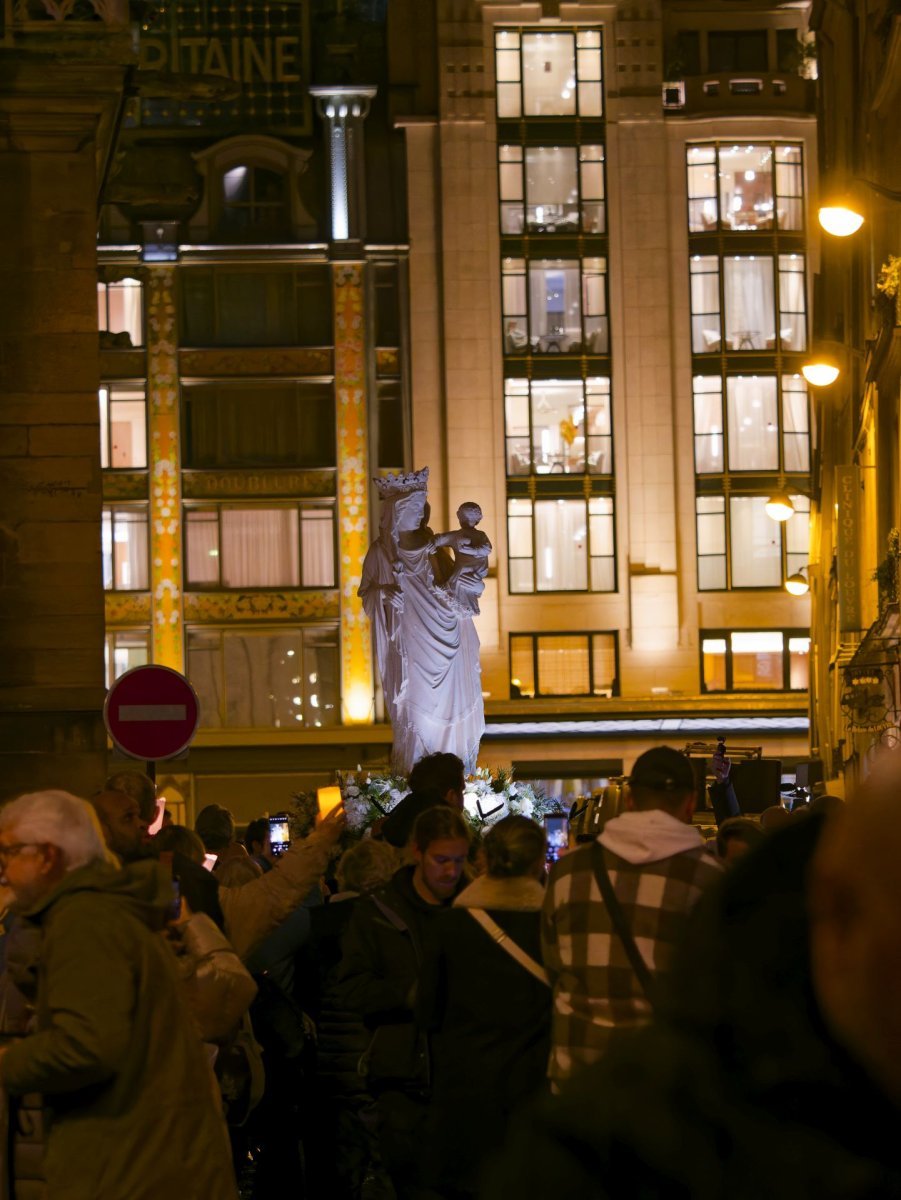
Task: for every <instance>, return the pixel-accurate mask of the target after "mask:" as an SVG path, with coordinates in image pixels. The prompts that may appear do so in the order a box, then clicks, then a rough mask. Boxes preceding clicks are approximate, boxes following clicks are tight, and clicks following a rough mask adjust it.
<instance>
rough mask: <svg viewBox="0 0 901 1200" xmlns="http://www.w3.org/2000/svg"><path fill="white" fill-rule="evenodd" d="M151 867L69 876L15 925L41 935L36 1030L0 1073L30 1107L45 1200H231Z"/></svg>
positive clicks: (224, 1152)
mask: <svg viewBox="0 0 901 1200" xmlns="http://www.w3.org/2000/svg"><path fill="white" fill-rule="evenodd" d="M171 898H172V888H171V883H170V881H169V878H168V875H167V873H166V871H165V870H164V869H163V868H162V867H161V866H159V864H157V863H153V862H142V863H136V864H134V865H132V866H130V867H127V868H125V869H124V870H121V871H120V870H117V869H115V868H114V867H112V866H110V865H109V864H107V863H92V864H89V865H88V866H85V867H80V868H78V869H77V870H74V871H71V872H70V873H69V874H68V875H66V876H65V878H64V879H63V880H62V881H61V883H60V884H59V885H58V886H57V887H56V888H55V889H54V890H53V891H52V892H51V893H50V894H49V895H48V896H46V897H45V898H44V899H43V900H42V901H41V902H40V903H39V904H38V905H36V906H35V907H34V908H33V909H32V910H31V911H30V912H29V913H28V914H27V916H28V917H29V918H30V919H31V920H32V921H33V922H34V923H35V924H37V925H38V926H39V927H40V929H41V933H42V938H41V944H40V959H39V962H38V965H37V996H36V1012H37V1030H36V1032H35V1033H33V1034H29V1036H27V1037H25V1038H23V1039H22V1040H21V1041H19V1042H16V1043H15V1044H14V1045H12V1046H10V1048H9V1049H8V1050H7V1051H6V1053H5V1054H4V1056H3V1058H2V1060H0V1081H2V1084H3V1086H4V1087H5V1088H6V1089H7V1091H8V1092H10V1093H11V1094H13V1095H22V1094H25V1093H29V1092H41V1093H42V1094H43V1096H44V1104H45V1113H46V1116H47V1126H46V1153H45V1159H44V1169H45V1174H46V1179H47V1193H48V1195H49V1196H51V1197H52V1198H53V1200H88V1197H90V1200H125V1197H128V1200H159V1198H160V1197H161V1196H171V1197H175V1196H178V1197H179V1200H212V1198H213V1197H215V1198H216V1200H234V1197H235V1196H236V1192H235V1184H234V1174H233V1172H232V1167H231V1155H230V1152H229V1147H228V1140H227V1136H226V1132H225V1125H224V1123H223V1120H222V1117H221V1115H220V1112H219V1109H218V1103H217V1098H216V1096H215V1092H214V1084H213V1079H212V1074H211V1072H210V1068H209V1063H208V1061H207V1059H206V1055H205V1051H204V1049H203V1047H202V1045H201V1043H200V1041H199V1039H198V1037H197V1034H196V1032H195V1030H194V1027H193V1025H192V1023H191V1019H190V1017H189V1015H188V1012H187V1010H186V1008H185V1006H184V1003H183V1001H182V998H181V995H180V991H179V983H178V979H177V976H176V965H175V961H174V957H173V955H172V951H171V950H170V949H169V947H168V946H167V945H166V944H165V942H164V941H163V939H162V937H161V936H159V935H158V934H156V933H153V932H151V926H153V927H156V928H159V927H161V926H162V923H163V918H164V915H165V912H166V909H167V906H168V905H169V904H170V903H171Z"/></svg>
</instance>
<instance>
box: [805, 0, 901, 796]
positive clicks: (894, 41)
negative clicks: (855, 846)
mask: <svg viewBox="0 0 901 1200" xmlns="http://www.w3.org/2000/svg"><path fill="white" fill-rule="evenodd" d="M812 23H813V25H814V27H815V30H816V40H817V46H818V48H819V60H820V72H821V94H820V107H819V119H820V127H819V137H820V145H821V166H822V188H821V192H822V200H823V204H824V206H828V207H843V208H848V209H851V210H853V211H855V212H857V213H858V214H859V216H860V218H862V223H859V224H858V226H857V227H856V228H855V231H854V232H853V233H846V234H845V235H844V236H836V235H833V234H829V233H824V234H823V236H822V266H821V275H820V280H819V287H818V290H817V295H816V306H815V309H814V332H815V334H816V338H817V349H818V350H819V351H821V352H823V353H825V355H826V356H827V357H826V362H827V363H828V364H829V365H831V366H832V368H833V370H834V372H835V374H836V378H835V379H834V382H832V383H831V384H829V385H828V386H824V387H822V388H821V389H818V396H817V404H816V407H817V412H818V424H819V427H820V429H821V431H822V453H821V458H820V461H819V470H818V474H817V478H816V480H815V491H814V497H815V503H814V519H813V531H812V532H813V537H812V543H811V544H812V563H813V568H812V571H811V591H812V596H813V614H812V617H813V626H812V632H813V635H814V644H815V646H816V647H817V650H816V656H815V659H814V662H813V671H812V688H813V691H812V700H813V704H812V713H813V716H814V724H813V729H812V737H811V740H812V746H813V750H814V752H815V753H816V755H817V756H818V757H819V758H821V759H822V762H823V770H824V774H825V777H826V778H827V779H828V780H830V781H831V782H830V783H829V787H830V790H833V789H841V788H842V787H843V786H848V787H853V785H854V784H855V783H857V782H858V781H859V780H860V778H861V776H862V774H863V773H864V771H865V770H866V768H867V767H868V765H869V764H870V762H871V761H872V759H873V757H874V755H875V754H876V753H878V752H879V751H880V750H881V749H884V748H886V747H895V746H897V745H898V744H899V741H901V738H899V727H901V701H899V694H901V692H899V688H901V675H899V659H898V647H899V644H901V629H899V621H898V596H899V592H898V563H899V556H901V538H899V533H898V529H899V525H901V510H899V486H901V476H899V469H898V463H899V458H898V455H899V449H898V447H899V440H898V439H899V433H898V428H899V378H901V312H899V307H898V301H899V294H901V276H899V268H901V257H899V256H901V132H899V129H898V121H897V113H898V104H899V93H901V17H899V15H898V13H897V12H896V11H895V9H894V7H893V6H892V5H890V4H870V5H866V6H859V5H858V6H851V7H848V8H845V7H843V6H841V5H838V4H832V3H829V2H822V3H817V4H815V5H814V6H813V12H812Z"/></svg>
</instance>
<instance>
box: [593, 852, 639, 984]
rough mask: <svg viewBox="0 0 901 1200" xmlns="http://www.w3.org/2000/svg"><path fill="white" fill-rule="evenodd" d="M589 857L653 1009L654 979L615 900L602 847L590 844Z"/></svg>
mask: <svg viewBox="0 0 901 1200" xmlns="http://www.w3.org/2000/svg"><path fill="white" fill-rule="evenodd" d="M591 857H592V867H593V869H594V877H595V879H596V880H597V883H598V887H599V888H600V889H601V895H602V896H603V897H604V904H605V905H606V906H607V912H608V913H609V915H610V920H611V921H612V922H613V928H614V930H615V931H616V933H617V935H618V937H619V940H620V941H621V942H622V944H623V949H624V950H625V952H626V957H627V958H628V960H629V962H630V963H631V965H632V970H633V971H634V972H635V974H636V976H637V978H638V982H639V983H640V984H641V990H642V991H643V992H644V994H645V996H646V998H647V999H648V1001H649V1002H650V1005H651V1007H652V1008H653V1007H654V979H653V976H652V975H651V972H650V970H649V969H648V964H647V963H646V962H645V961H644V959H643V958H642V957H641V952H640V951H639V949H638V947H637V946H636V944H635V938H634V937H633V935H632V930H631V929H630V927H629V922H628V920H627V918H626V914H625V913H624V912H623V907H622V905H621V904H620V902H619V900H617V898H616V892H614V890H613V884H612V883H611V882H610V874H609V872H608V871H607V864H606V862H605V861H604V847H603V846H602V845H601V843H600V842H598V841H595V842H592V845H591Z"/></svg>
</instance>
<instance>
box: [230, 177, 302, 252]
mask: <svg viewBox="0 0 901 1200" xmlns="http://www.w3.org/2000/svg"><path fill="white" fill-rule="evenodd" d="M220 178H221V189H222V191H221V195H220V203H219V233H220V235H221V236H222V237H223V238H224V239H226V240H242V239H244V238H246V237H247V236H248V235H251V234H252V235H253V236H254V237H255V238H257V237H261V236H262V237H273V238H279V237H287V236H289V234H290V226H291V220H290V206H289V200H288V179H287V175H286V174H285V172H283V171H274V170H272V169H271V168H270V167H261V166H255V165H251V164H247V163H239V164H238V165H236V166H232V167H228V168H227V169H226V170H225V171H223V172H222V175H221V177H220Z"/></svg>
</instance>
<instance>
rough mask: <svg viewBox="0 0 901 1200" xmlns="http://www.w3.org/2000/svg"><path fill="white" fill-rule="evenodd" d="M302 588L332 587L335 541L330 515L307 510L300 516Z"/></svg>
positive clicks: (319, 511) (327, 511) (320, 511)
mask: <svg viewBox="0 0 901 1200" xmlns="http://www.w3.org/2000/svg"><path fill="white" fill-rule="evenodd" d="M300 521H301V534H302V537H301V545H302V553H303V577H302V582H303V586H304V587H334V585H335V539H334V532H333V528H332V526H333V522H332V514H331V512H330V511H329V510H327V509H308V510H307V511H306V512H304V513H302V515H301V519H300Z"/></svg>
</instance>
